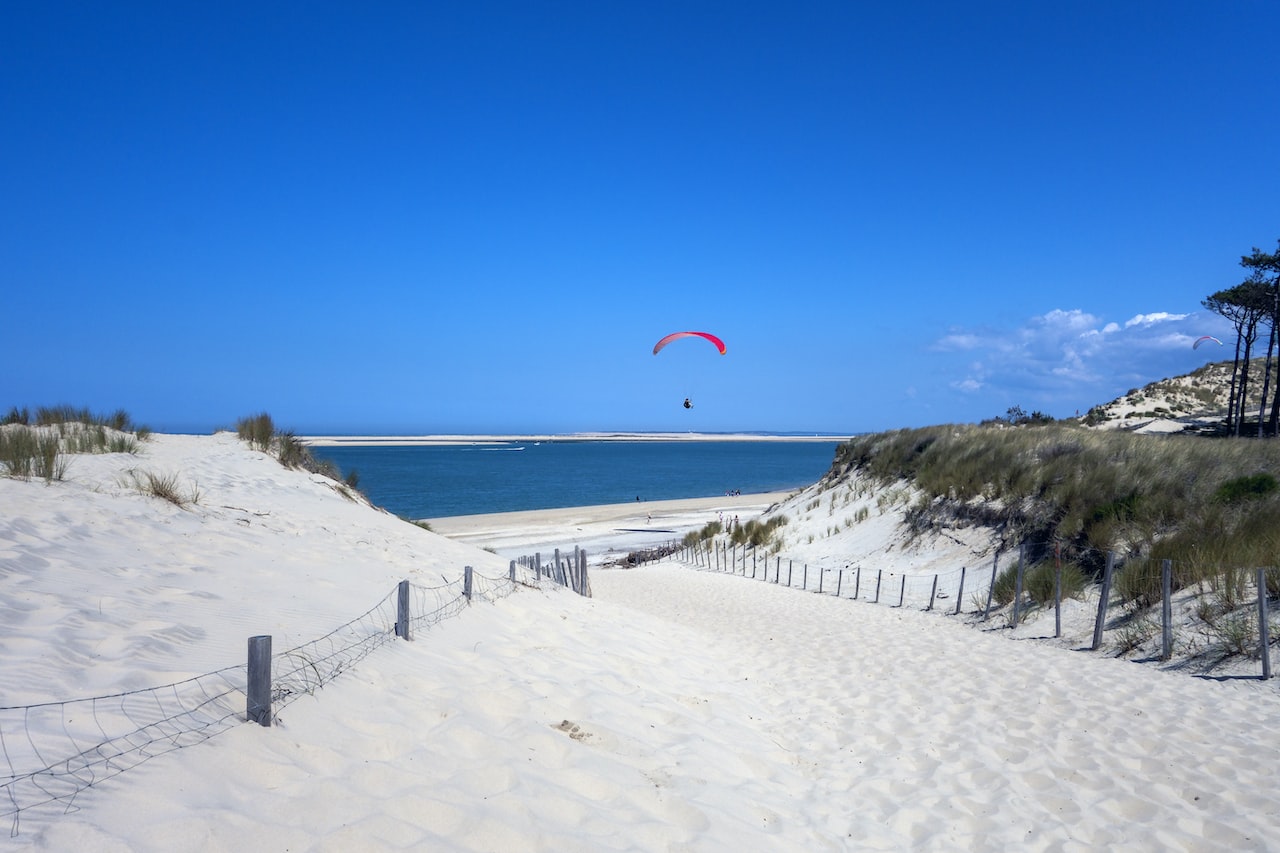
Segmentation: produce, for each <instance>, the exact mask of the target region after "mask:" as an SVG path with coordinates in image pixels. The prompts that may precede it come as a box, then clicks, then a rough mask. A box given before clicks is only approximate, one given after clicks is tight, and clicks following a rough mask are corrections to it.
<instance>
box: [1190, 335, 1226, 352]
mask: <svg viewBox="0 0 1280 853" xmlns="http://www.w3.org/2000/svg"><path fill="white" fill-rule="evenodd" d="M1205 341H1213V342H1214V343H1215V344H1217V345H1218V346H1222V341H1220V340H1218V339H1217V338H1215V337H1214V336H1213V335H1201V336H1200V337H1198V338H1196V342H1195V343H1194V344H1192V345H1191V348H1192V349H1200V345H1201V344H1202V343H1204V342H1205Z"/></svg>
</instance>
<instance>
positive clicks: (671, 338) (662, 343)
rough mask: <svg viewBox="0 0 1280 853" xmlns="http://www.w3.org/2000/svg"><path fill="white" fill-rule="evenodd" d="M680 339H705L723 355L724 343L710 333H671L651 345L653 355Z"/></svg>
mask: <svg viewBox="0 0 1280 853" xmlns="http://www.w3.org/2000/svg"><path fill="white" fill-rule="evenodd" d="M680 338H706V339H707V340H709V341H711V343H712V344H714V345H715V348H716V349H718V350H719V351H720V354H721V355H724V341H722V340H720V339H719V338H717V337H716V336H715V335H713V334H711V333H710V332H672V333H671V334H669V335H667V336H666V337H665V338H663V339H662V340H660V341H658V342H657V343H656V344H654V345H653V354H654V355H657V354H658V350H660V349H662V348H663V347H665V346H666V345H667V344H669V343H671V342H672V341H674V340H679V339H680Z"/></svg>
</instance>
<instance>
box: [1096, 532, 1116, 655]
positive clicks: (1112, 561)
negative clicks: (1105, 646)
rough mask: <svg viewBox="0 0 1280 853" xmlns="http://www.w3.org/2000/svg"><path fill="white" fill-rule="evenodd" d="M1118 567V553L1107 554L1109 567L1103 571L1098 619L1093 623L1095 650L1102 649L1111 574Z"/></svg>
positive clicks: (1109, 552)
mask: <svg viewBox="0 0 1280 853" xmlns="http://www.w3.org/2000/svg"><path fill="white" fill-rule="evenodd" d="M1115 567H1116V552H1115V551H1108V552H1107V565H1106V568H1104V569H1103V570H1102V592H1101V594H1100V595H1099V597H1098V618H1097V619H1096V620H1094V623H1093V646H1092V648H1093V650H1094V651H1095V652H1096V651H1097V650H1098V649H1099V648H1101V647H1102V628H1103V626H1104V625H1105V624H1106V621H1107V602H1108V600H1109V599H1110V598H1111V572H1112V570H1113V569H1115Z"/></svg>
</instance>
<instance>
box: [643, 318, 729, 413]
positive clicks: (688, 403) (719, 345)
mask: <svg viewBox="0 0 1280 853" xmlns="http://www.w3.org/2000/svg"><path fill="white" fill-rule="evenodd" d="M681 338H702V339H703V340H706V341H708V342H710V343H711V345H712V346H714V347H715V348H716V350H717V351H718V352H719V353H720V354H721V355H724V351H725V346H724V341H722V340H720V339H719V338H717V337H716V336H715V335H713V334H711V333H710V332H672V333H671V334H669V335H667V336H666V337H665V338H663V339H662V340H660V341H658V342H657V343H656V344H654V345H653V354H654V355H657V354H658V353H659V352H661V351H662V348H663V347H665V346H666V345H667V344H669V343H671V342H672V341H678V340H680V339H681ZM684 407H685V408H686V409H692V408H693V401H692V400H691V399H689V398H688V397H685V398H684Z"/></svg>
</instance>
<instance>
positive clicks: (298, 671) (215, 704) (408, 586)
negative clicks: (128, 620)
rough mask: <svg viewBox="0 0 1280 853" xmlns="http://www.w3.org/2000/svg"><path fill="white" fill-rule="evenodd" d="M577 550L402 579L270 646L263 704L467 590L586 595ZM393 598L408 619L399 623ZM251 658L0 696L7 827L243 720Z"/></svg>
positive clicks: (486, 597) (471, 593) (332, 672)
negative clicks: (328, 623)
mask: <svg viewBox="0 0 1280 853" xmlns="http://www.w3.org/2000/svg"><path fill="white" fill-rule="evenodd" d="M574 561H575V564H576V566H575V568H573V569H570V568H568V567H567V566H566V565H565V564H564V563H563V562H562V561H561V560H560V556H559V552H558V551H557V552H556V559H555V561H554V562H553V563H550V564H547V566H544V565H543V564H542V561H541V558H540V557H539V556H537V555H535V556H534V557H532V558H523V557H522V558H521V559H520V560H512V561H511V564H510V567H509V572H508V574H507V576H506V577H498V578H491V577H487V576H485V575H482V574H479V573H477V572H473V571H472V570H471V567H470V566H468V567H466V569H465V570H464V573H463V577H461V578H458V579H454V580H448V579H444V583H442V584H440V585H438V586H423V585H419V584H413V583H409V582H404V583H402V584H401V585H400V590H394V591H392V592H391V593H389V594H388V595H387V596H385V597H384V598H383V599H382V600H381V601H379V602H378V603H377V604H376V605H374V606H373V607H372V608H370V609H369V610H368V611H366V612H365V613H363V614H361V615H360V616H358V617H356V618H355V619H353V620H351V621H350V622H347V623H346V624H344V625H342V626H341V627H339V628H336V629H334V630H333V631H331V632H329V633H328V634H326V635H324V636H323V637H319V638H317V639H315V640H312V641H310V642H308V643H304V644H303V645H300V646H297V647H295V648H292V649H288V650H286V651H283V652H278V653H275V654H270V653H269V654H270V678H269V684H270V707H272V708H274V709H279V708H282V707H284V706H287V705H288V704H289V703H290V702H292V701H294V700H295V699H297V698H299V697H301V696H303V695H311V694H314V693H315V692H316V691H317V690H319V689H320V688H321V687H323V686H324V685H326V684H328V683H329V682H330V681H332V680H333V679H335V678H337V677H338V676H339V675H341V674H342V673H343V672H345V671H347V670H349V669H351V668H353V667H354V666H355V665H356V664H358V663H359V662H360V661H361V660H363V659H364V658H365V657H367V656H368V655H370V654H372V653H373V652H374V651H376V650H377V649H378V648H380V647H382V646H383V645H385V644H387V643H390V642H394V641H395V640H396V638H397V636H405V637H408V636H411V633H410V632H411V631H414V630H425V629H427V628H430V627H431V626H433V625H437V624H439V623H440V622H442V621H444V620H445V619H449V618H451V617H454V616H457V615H459V614H461V613H462V611H463V610H465V609H466V607H467V605H468V604H469V603H471V601H473V600H475V599H479V600H481V601H489V602H493V601H498V600H500V599H502V598H505V597H507V596H509V595H511V594H512V593H514V592H515V591H516V590H517V589H519V588H520V586H522V585H523V586H531V587H539V586H540V585H541V580H542V579H543V578H548V579H549V580H551V581H552V582H554V583H558V584H559V585H561V586H566V587H569V588H571V589H572V590H573V591H575V592H577V593H579V594H581V595H590V584H589V582H588V580H587V577H586V565H587V561H586V554H585V552H579V551H576V550H575V553H574ZM557 567H558V568H557ZM549 569H550V570H549ZM402 597H403V599H404V602H403V603H402V600H401V599H402ZM402 607H403V608H404V609H405V611H406V615H407V626H402V625H400V624H399V622H400V616H401V608H402ZM253 639H254V638H251V639H250V658H252V645H253ZM251 666H252V660H251V659H250V661H247V662H246V663H245V664H241V665H237V666H231V667H227V668H225V669H220V670H217V671H215V672H210V673H205V674H204V675H198V676H196V677H194V678H188V679H186V680H183V681H177V682H174V683H172V684H165V685H162V686H159V687H150V688H144V689H141V690H131V691H128V692H124V693H117V694H113V695H108V696H95V697H91V698H87V699H70V700H66V701H58V702H46V703H42V704H35V705H20V706H12V707H0V762H3V764H0V818H9V819H10V821H11V824H10V837H16V836H17V835H18V834H19V833H20V831H21V821H22V819H23V818H24V817H26V818H46V817H56V816H57V815H59V814H67V813H70V812H73V811H75V810H76V809H77V805H76V800H77V798H79V797H80V795H81V794H82V793H83V792H84V791H86V790H88V789H90V788H93V787H95V786H97V785H98V784H100V783H102V782H103V781H105V780H107V779H110V778H112V777H113V776H117V775H119V774H120V773H123V772H125V771H126V770H130V769H132V768H134V767H137V766H139V765H140V764H143V763H144V762H146V761H150V760H151V759H153V758H157V757H159V756H161V755H165V754H167V753H170V752H173V751H175V750H178V749H183V748H185V747H189V746H194V745H196V744H199V743H203V742H204V741H207V740H209V739H210V738H212V737H214V736H216V735H218V734H221V733H222V732H225V731H227V730H228V729H230V728H232V727H234V726H237V725H241V724H243V723H244V722H245V721H246V719H248V718H250V716H251V712H250V693H251V685H250V672H249V670H250V669H251ZM268 716H269V715H268Z"/></svg>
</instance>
